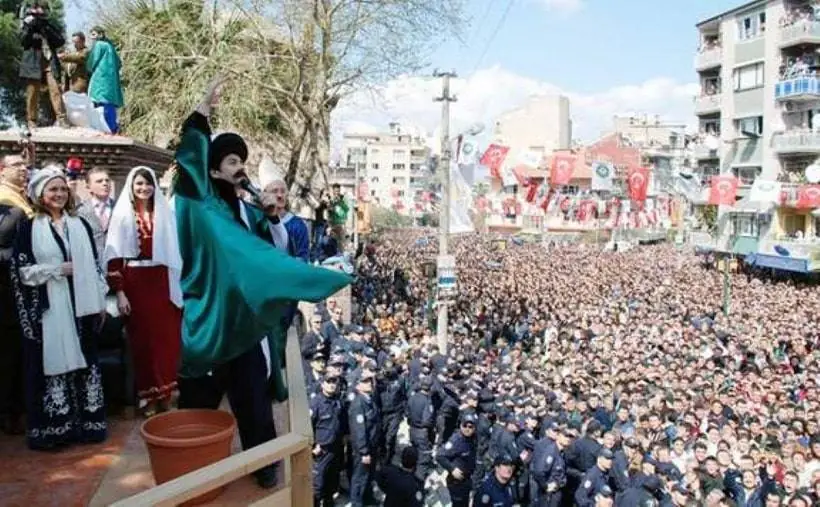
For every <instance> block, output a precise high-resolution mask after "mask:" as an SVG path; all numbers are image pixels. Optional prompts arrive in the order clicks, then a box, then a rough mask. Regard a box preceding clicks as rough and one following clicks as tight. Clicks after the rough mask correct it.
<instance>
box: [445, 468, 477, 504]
mask: <svg viewBox="0 0 820 507" xmlns="http://www.w3.org/2000/svg"><path fill="white" fill-rule="evenodd" d="M471 490H472V481H471V480H470V476H467V477H465V478H464V480H461V481H458V480H456V479H455V478H453V477H452V476H450V475H448V476H447V491H448V492H449V493H450V501H451V502H452V503H453V507H469V505H470V491H471Z"/></svg>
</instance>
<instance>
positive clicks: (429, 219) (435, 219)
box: [421, 213, 439, 227]
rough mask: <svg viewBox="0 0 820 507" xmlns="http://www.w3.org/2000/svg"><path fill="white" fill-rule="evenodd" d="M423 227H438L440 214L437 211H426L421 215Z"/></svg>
mask: <svg viewBox="0 0 820 507" xmlns="http://www.w3.org/2000/svg"><path fill="white" fill-rule="evenodd" d="M421 225H422V227H438V225H439V216H438V214H437V213H425V214H423V215H422V216H421Z"/></svg>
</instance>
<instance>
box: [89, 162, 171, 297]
mask: <svg viewBox="0 0 820 507" xmlns="http://www.w3.org/2000/svg"><path fill="white" fill-rule="evenodd" d="M139 169H147V170H148V172H149V173H150V174H151V178H152V182H153V184H154V197H153V199H154V216H153V221H154V223H153V226H154V228H153V251H152V252H151V260H153V261H154V262H156V263H157V264H161V265H163V266H165V267H167V268H168V287H169V288H170V291H169V292H170V294H169V299H170V300H171V302H172V303H174V305H175V306H177V307H178V308H182V288H181V286H180V274H181V272H182V257H181V256H180V253H179V243H178V240H177V234H176V232H177V224H176V216H175V215H174V213H172V212H171V207H170V206H169V204H168V201H167V199H166V198H165V196H164V195H163V194H162V192H161V190H160V188H159V182H158V181H157V176H156V174H154V171H153V170H152V169H150V168H148V167H144V166H140V167H135V168H133V169H131V172H129V173H128V178H126V180H125V187H123V188H124V189H125V190H124V191H123V192H122V193H121V194H120V197H119V199H117V202H116V204H114V210H113V212H112V213H111V220H110V222H109V226H108V237H107V238H106V242H105V255H104V256H103V257H104V259H105V262H106V263H108V262H109V261H110V260H112V259H126V260H127V259H136V258H137V257H139V238H138V235H137V217H136V215H135V214H134V193H133V190H132V189H133V184H134V174H135V173H136V171H137V170H139Z"/></svg>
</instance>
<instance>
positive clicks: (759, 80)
mask: <svg viewBox="0 0 820 507" xmlns="http://www.w3.org/2000/svg"><path fill="white" fill-rule="evenodd" d="M732 77H733V78H734V82H735V91H736V92H739V91H743V90H750V89H752V88H760V87H761V86H763V62H759V63H753V64H751V65H744V66H743V67H738V68H736V69H735V70H734V71H732Z"/></svg>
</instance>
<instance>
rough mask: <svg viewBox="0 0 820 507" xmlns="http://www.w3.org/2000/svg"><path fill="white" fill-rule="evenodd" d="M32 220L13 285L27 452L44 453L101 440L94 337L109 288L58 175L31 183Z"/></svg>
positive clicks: (23, 230) (16, 257) (23, 227)
mask: <svg viewBox="0 0 820 507" xmlns="http://www.w3.org/2000/svg"><path fill="white" fill-rule="evenodd" d="M28 192H29V197H30V199H31V202H32V203H33V207H34V211H35V215H34V217H33V218H32V219H27V220H26V221H24V222H22V223H21V224H20V228H19V230H18V234H17V237H16V238H15V246H14V252H13V255H12V259H11V263H12V270H11V277H12V283H13V287H14V292H15V299H16V301H17V313H18V317H19V319H20V326H21V327H22V329H23V336H24V340H23V352H24V365H25V366H24V367H25V385H26V413H27V417H26V425H27V429H26V432H27V437H28V445H29V447H30V448H31V449H35V450H50V449H55V448H58V447H60V446H63V445H67V444H71V443H89V442H101V441H103V440H105V437H106V429H107V428H106V422H105V404H104V401H103V387H102V376H101V372H100V366H99V364H98V362H97V350H96V337H97V335H98V332H99V329H100V327H101V325H102V323H103V322H104V321H103V319H104V318H105V294H106V292H107V291H108V286H107V285H106V283H105V279H104V276H103V273H102V272H101V270H100V269H99V264H98V261H97V252H96V249H95V246H94V237H93V234H92V231H91V227H90V226H89V225H88V223H87V222H85V221H84V220H83V219H81V218H79V217H76V216H73V215H72V212H73V209H74V202H73V199H72V198H71V194H70V192H69V189H68V184H67V182H66V179H65V176H64V175H63V173H62V172H61V171H59V170H57V169H43V170H41V171H39V172H37V173H36V174H35V175H34V176H33V177H32V178H31V182H30V183H29V187H28Z"/></svg>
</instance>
